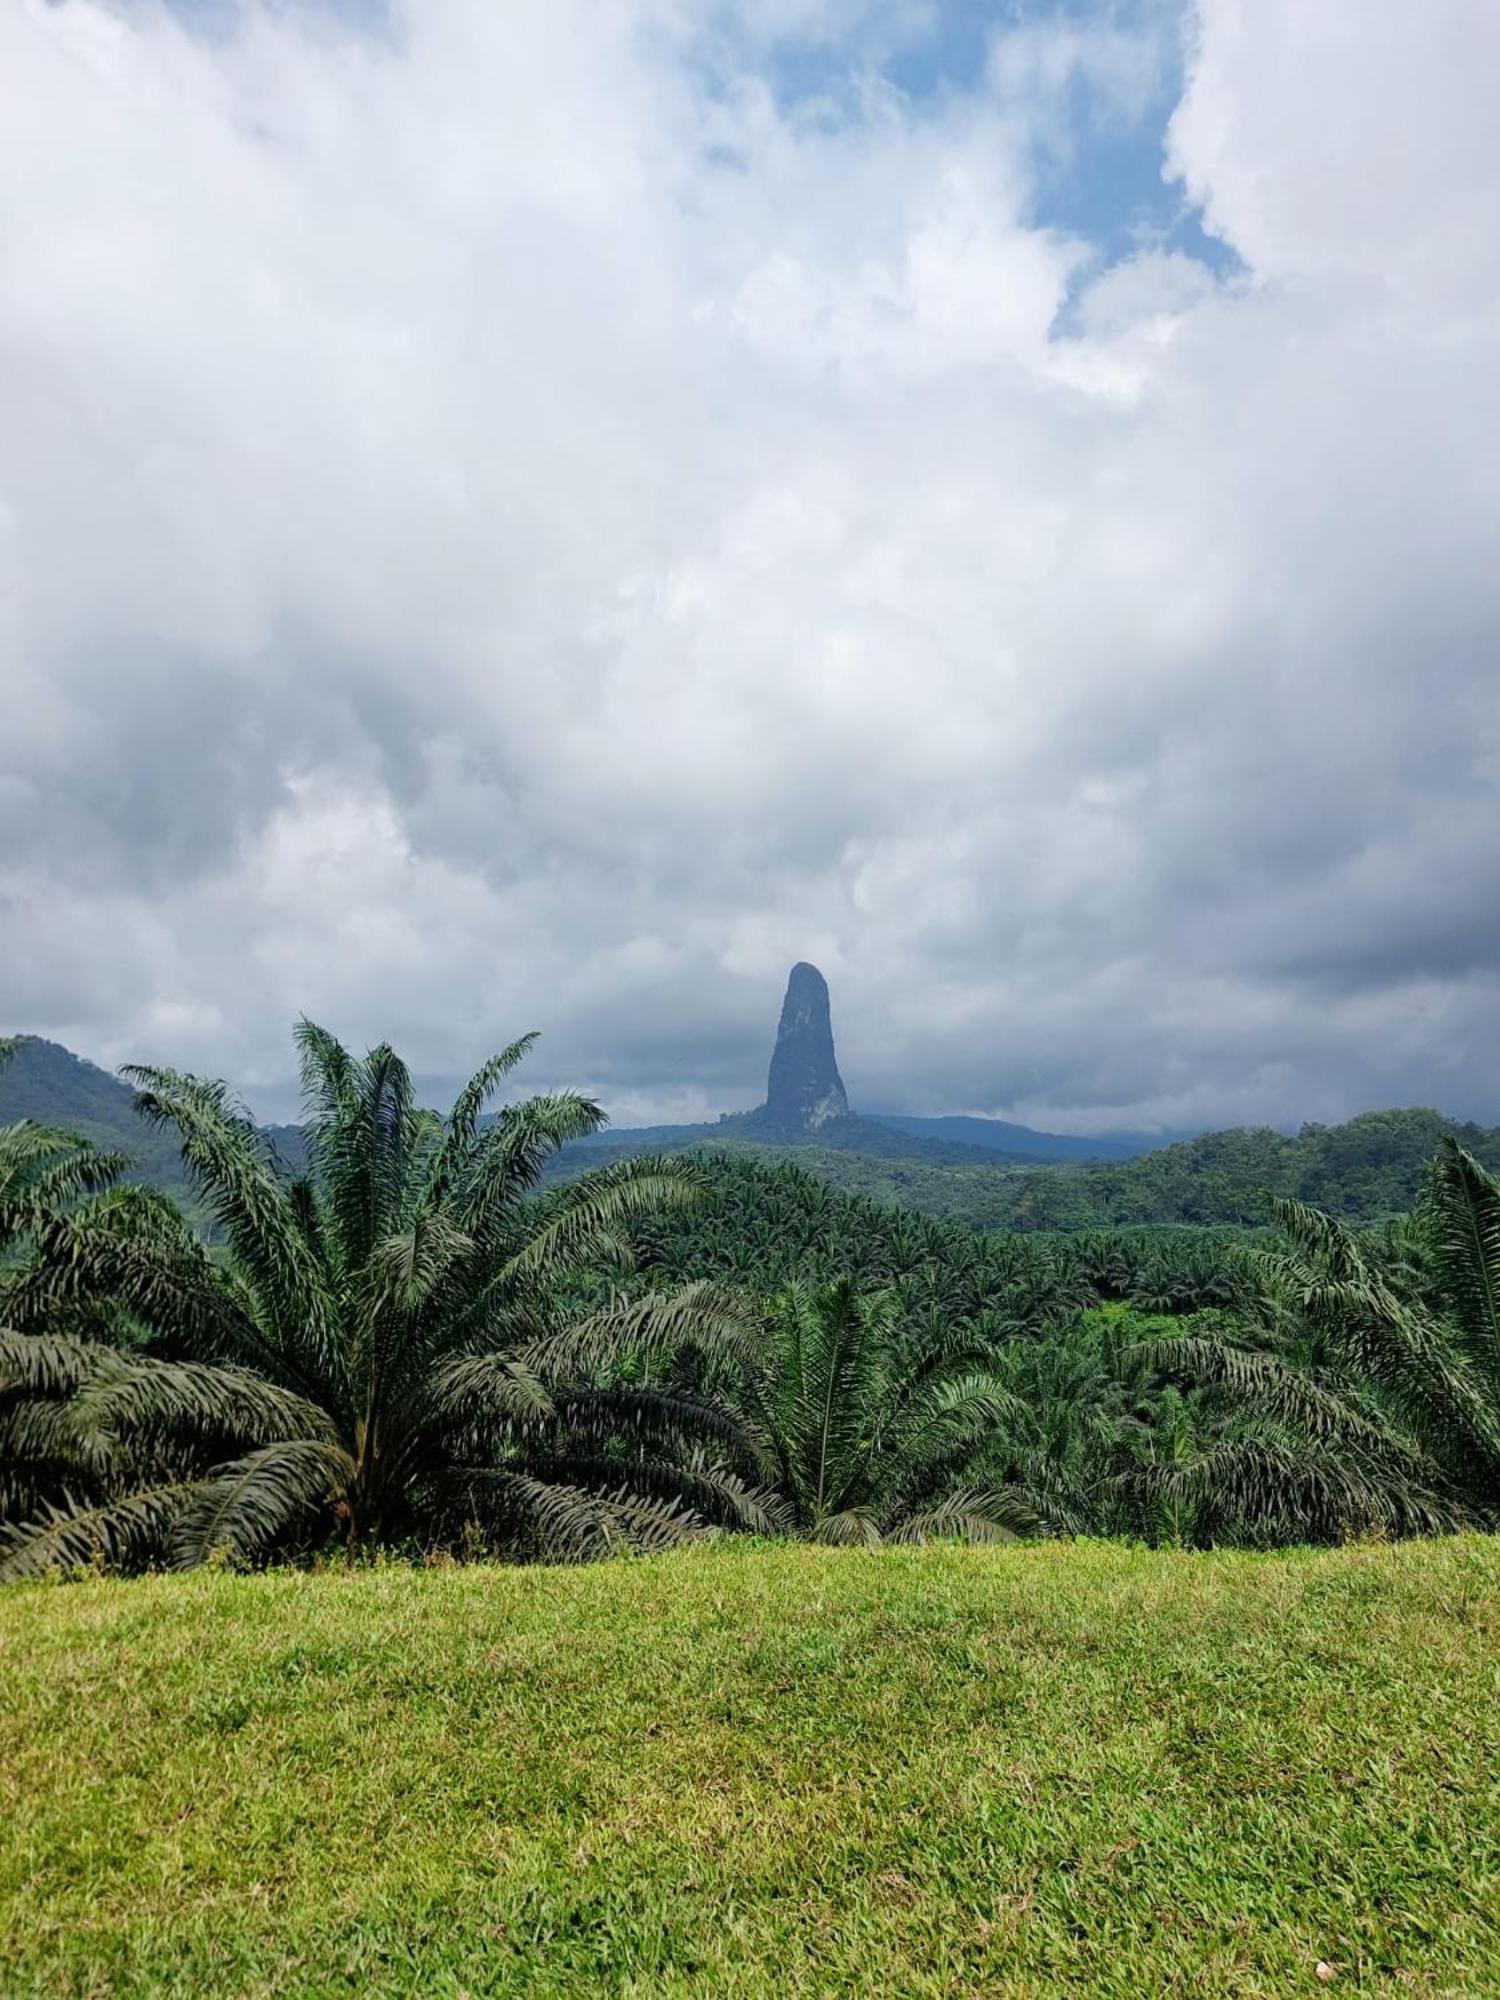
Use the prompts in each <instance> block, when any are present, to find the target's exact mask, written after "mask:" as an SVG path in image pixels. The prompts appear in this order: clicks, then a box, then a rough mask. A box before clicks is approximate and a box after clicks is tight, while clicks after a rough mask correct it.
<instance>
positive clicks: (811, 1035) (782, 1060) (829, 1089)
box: [765, 964, 849, 1132]
mask: <svg viewBox="0 0 1500 2000" xmlns="http://www.w3.org/2000/svg"><path fill="white" fill-rule="evenodd" d="M848 1115H849V1099H848V1098H847V1096H846V1095H845V1094H844V1081H843V1078H842V1077H841V1076H840V1075H839V1066H838V1063H837V1061H836V1060H835V1058H834V1053H833V1023H832V1021H831V1019H830V1016H829V1011H828V981H827V980H826V979H825V978H824V977H823V975H822V973H821V972H819V970H818V968H817V967H816V966H815V965H806V964H798V965H794V966H793V967H792V971H791V977H790V978H789V979H788V980H787V983H786V998H785V1000H783V1001H782V1003H781V1022H780V1025H779V1026H778V1028H777V1030H776V1046H775V1048H774V1049H772V1051H771V1073H770V1076H769V1077H768V1078H767V1080H766V1103H765V1117H766V1122H767V1123H768V1124H770V1125H774V1126H776V1127H777V1128H778V1129H780V1130H783V1131H787V1132H815V1131H816V1130H817V1129H818V1127H819V1126H820V1125H826V1124H827V1123H828V1122H829V1120H830V1119H834V1118H847V1117H848Z"/></svg>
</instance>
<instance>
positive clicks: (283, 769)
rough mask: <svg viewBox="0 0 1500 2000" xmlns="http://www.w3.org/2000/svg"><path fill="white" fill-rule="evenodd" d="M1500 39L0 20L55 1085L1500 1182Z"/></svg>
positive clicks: (889, 11) (1284, 0) (38, 948)
mask: <svg viewBox="0 0 1500 2000" xmlns="http://www.w3.org/2000/svg"><path fill="white" fill-rule="evenodd" d="M1497 72H1500V7H1497V6H1495V5H1493V4H1492V0H1423V4H1421V5H1416V4H1413V0H1317V5H1316V6H1310V5H1308V4H1307V0H1183V4H1180V5H1179V4H1177V0H1137V4H1124V0H1121V4H1108V0H1101V4H1084V0H1070V4H1045V0H1032V3H1031V4H1014V0H994V4H987V3H986V0H878V4H875V0H868V4H867V0H508V4H507V5H505V6H503V7H497V6H495V5H494V4H493V0H384V4H379V5H377V4H373V0H372V3H371V4H361V3H360V0H338V4H332V0H281V4H278V5H274V6H271V5H244V4H240V0H204V4H195V5H188V4H186V0H183V4H179V5H177V6H175V7H168V6H166V5H162V4H151V5H148V4H145V3H144V0H139V3H138V4H137V0H129V3H128V4H127V3H126V0H121V3H120V4H103V0H0V1029H3V1028H6V1027H10V1028H15V1029H23V1030H29V1031H33V1032H37V1033H41V1034H45V1035H49V1036H51V1037H53V1038H55V1039H57V1040H60V1041H63V1042H65V1043H67V1044H68V1045H69V1046H70V1047H72V1048H74V1049H76V1050H78V1051H79V1052H81V1053H83V1054H86V1055H88V1056H91V1057H92V1058H94V1059H95V1060H97V1061H101V1062H104V1063H106V1064H108V1065H114V1064H117V1063H120V1062H124V1061H128V1060H156V1061H166V1062H170V1063H174V1064H177V1065H179V1066H181V1067H185V1068H190V1069H195V1070H200V1071H207V1072H209V1073H211V1074H214V1075H220V1076H226V1077H228V1078H230V1079H232V1080H233V1081H234V1082H235V1083H237V1084H238V1085H239V1086H240V1087H241V1088H243V1089H244V1090H245V1091H246V1092H247V1094H248V1095H249V1097H250V1100H251V1102H252V1104H254V1105H255V1106H256V1108H257V1109H259V1110H260V1111H262V1112H263V1113H264V1114H265V1115H268V1116H282V1115H286V1114H287V1113H288V1112H289V1111H290V1110H291V1108H292V1104H293V1101H294V1086H293V1081H292V1078H293V1072H294V1066H293V1062H292V1056H291V1044H290V1036H289V1030H290V1027H291V1024H292V1022H293V1020H294V1019H295V1018H296V1016H297V1015H298V1014H300V1013H303V1012H306V1013H308V1014H310V1015H311V1016H313V1017H314V1018H315V1019H318V1020H320V1021H322V1022H323V1023H324V1024H325V1025H326V1026H328V1027H330V1028H332V1029H333V1030H334V1031H335V1032H337V1033H338V1034H340V1035H341V1036H342V1037H343V1038H345V1039H346V1040H347V1041H349V1042H351V1043H353V1044H355V1045H357V1046H360V1047H363V1046H365V1045H367V1044H369V1043H372V1042H374V1041H376V1040H379V1039H383V1038H388V1039H390V1040H391V1041H393V1042H394V1043H395V1044H396V1046H397V1047H398V1048H399V1049H401V1051H402V1052H403V1053H404V1054H405V1055H406V1056H407V1058H408V1060H409V1061H410V1062H411V1063H412V1065H413V1067H414V1068H415V1069H416V1070H417V1072H418V1073H419V1075H420V1076H422V1077H423V1078H424V1079H430V1080H432V1081H433V1085H434V1087H437V1085H438V1084H440V1083H441V1081H442V1080H443V1079H448V1078H453V1077H456V1076H459V1075H462V1074H466V1073H467V1072H468V1071H469V1070H470V1069H471V1068H473V1067H474V1066H475V1065H476V1064H477V1063H478V1061H479V1060H480V1059H481V1058H482V1057H483V1056H484V1055H485V1054H486V1053H487V1052H488V1051H490V1050H491V1049H493V1048H495V1047H497V1046H499V1045H501V1044H502V1043H504V1042H506V1041H508V1040H510V1039H511V1038H512V1037H513V1036H515V1035H516V1034H518V1033H520V1032H522V1031H523V1030H526V1029H531V1028H536V1029H540V1030H541V1031H542V1041H541V1043H540V1044H539V1046H538V1049H537V1052H536V1054H535V1056H534V1057H533V1058H532V1060H531V1062H530V1064H529V1066H528V1068H527V1070H526V1071H525V1072H523V1079H524V1081H526V1082H528V1083H530V1084H532V1085H533V1086H536V1087H541V1086H544V1085H550V1084H563V1083H567V1084H574V1085H580V1086H584V1087H587V1088H590V1089H592V1090H594V1091H596V1092H597V1093H598V1094H599V1095H600V1097H601V1098H602V1100H603V1101H604V1103H605V1104H606V1105H607V1107H608V1108H609V1109H610V1111H611V1112H612V1114H613V1115H614V1117H615V1119H616V1122H618V1123H625V1124H630V1123H637V1122H645V1121H650V1120H656V1119H693V1118H700V1117H712V1116H715V1115H717V1113H718V1112H720V1111H722V1110H726V1109H735V1108H740V1107H742V1106H745V1105H749V1104H751V1103H753V1102H755V1101H756V1100H757V1099H758V1098H759V1097H760V1095H761V1094H762V1090H763V1083H764V1074H765V1062H766V1057H767V1053H768V1048H769V1042H770V1037H771V1033H772V1030H773V1027H774V1023H775V1018H776V1011H777V1008H778V1005H779V1002H780V997H781V991H782V987H783V984H784V982H785V977H786V972H787V969H788V967H789V966H790V965H791V963H792V962H793V961H794V960H796V959H799V958H807V959H811V960H813V961H814V962H815V963H817V964H818V965H819V966H820V967H821V968H822V969H823V971H824V972H825V974H826V975H827V977H828V979H829V981H830V985H831V987H832V993H833V1005H834V1021H835V1028H836V1031H837V1034H838V1042H839V1058H840V1065H841V1068H842V1070H843V1074H844V1078H845V1081H846V1083H847V1085H848V1088H849V1093H850V1097H851V1101H852V1102H853V1103H854V1104H855V1106H856V1107H859V1108H865V1109H872V1108H880V1109H888V1110H905V1111H929V1112H936V1111H966V1112H979V1113H990V1114H997V1115H1001V1116H1006V1117H1012V1118H1019V1119H1022V1120H1024V1121H1026V1122H1028V1123H1031V1124H1036V1125H1043V1126H1048V1127H1051V1128H1053V1129H1059V1130H1071V1131H1105V1130H1109V1129H1121V1128H1130V1129H1140V1128H1171V1129H1183V1128H1206V1127H1210V1126H1217V1125H1225V1124H1232V1123H1246V1122H1266V1123H1274V1124H1279V1125H1283V1126H1295V1125H1296V1124H1298V1123H1299V1122H1300V1121H1302V1120H1303V1119H1322V1120H1332V1119H1337V1118H1342V1117H1345V1116H1348V1115H1351V1114H1353V1113H1355V1112H1358V1111H1361V1110H1366V1109H1371V1108H1374V1107H1378V1106H1385V1105H1391V1104H1411V1103H1429V1104H1434V1105H1437V1106H1439V1107H1440V1108H1442V1109H1444V1110H1447V1111H1450V1112H1453V1113H1456V1114H1459V1115H1464V1116H1476V1117H1483V1118H1485V1119H1486V1120H1489V1121H1493V1120H1496V1119H1500V1067H1497V1062H1496V1050H1497V1042H1500V1036H1497V1030H1500V922H1497V920H1496V911H1497V889H1500V812H1497V805H1500V799H1497V779H1500V677H1497V642H1500V563H1497V561H1496V550H1497V548H1500V451H1497V449H1496V440H1497V436H1500V408H1497V402H1500V397H1497V388H1500V147H1497V146H1496V145H1495V144H1494V138H1493V103H1492V100H1493V79H1494V77H1495V75H1496V74H1497Z"/></svg>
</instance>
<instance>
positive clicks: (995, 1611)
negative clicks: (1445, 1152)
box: [0, 1540, 1500, 2000]
mask: <svg viewBox="0 0 1500 2000" xmlns="http://www.w3.org/2000/svg"><path fill="white" fill-rule="evenodd" d="M0 1988H3V1991H4V1994H5V1995H6V2000H12V1996H19V1995H26V1994H61V1993H67V1994H94V1993H99V1994H103V1993H108V1994H161V1993H171V1994H182V1995H193V1996H202V1995H213V1994H260V1993H291V1994H298V1995H304V1994H306V1995H321V1994H329V1995H332V1994H360V1995H370V1994H422V1995H448V1996H456V1995H460V1994H465V1993H466V1994H468V1995H470V1996H472V1997H473V2000H478V1996H480V1995H482V1994H525V1995H542V1994H547V1995H554V1994H555V1995H576V1994H593V1993H612V1994H615V1993H617V1994H634V1995H652V1996H655V1995H679V1994H695V1995H708V1994H714V1995H718V1994H725V1995H757V1996H759V1995H766V1996H771V1995H776V1996H781V1995H795V1994H801V1993H809V1994H810V1993H817V1994H825V1993H827V1994H835V1993H836V1994H848V1995H859V1996H869V1995H899V1996H905V1995H939V1994H941V1995H949V1994H987V1995H988V1994H1017V1995H1031V1994H1036V1995H1042V1994H1049V1995H1050V1994H1058V1995H1063V1994H1067V1995H1075V1994H1080V1993H1082V1994H1109V1995H1116V1994H1117V1995H1121V1996H1129V2000H1142V1996H1150V1995H1153V1994H1158V1993H1184V1994H1188V1993H1191V1994H1194V1995H1202V1994H1224V1995H1235V1996H1245V1995H1252V1994H1289V1993H1298V1992H1324V1991H1328V1990H1334V1991H1337V1990H1340V1989H1343V1990H1348V1991H1363V1992H1390V1993H1402V1994H1454V1995H1465V1996H1468V1995H1474V1994H1486V1993H1500V1544H1497V1543H1495V1542H1486V1541H1480V1540H1455V1541H1450V1542H1445V1543H1438V1544H1425V1545H1424V1544H1409V1545H1407V1546H1404V1547H1398V1548H1386V1549H1372V1550H1363V1549H1359V1550H1348V1551H1343V1552H1339V1553H1336V1554H1294V1555H1288V1556H1276V1557H1255V1556H1236V1555H1214V1556H1178V1555H1159V1554H1148V1553H1143V1552H1139V1551H1131V1550H1126V1549H1121V1548H1106V1547H1097V1546H1081V1547H1080V1546H1074V1547H1067V1546H1050V1547H1040V1548H1025V1549H1011V1550H1003V1551H995V1552H989V1551H910V1552H884V1553H878V1554H863V1553H853V1552H850V1553H829V1552H821V1551H812V1550H804V1549H789V1550H772V1551H765V1550H761V1551H755V1550H748V1549H744V1548H738V1549H735V1548H729V1549H720V1550H709V1551H704V1552H699V1553H691V1554H687V1555H683V1556H674V1557H670V1558H664V1559H661V1560H659V1561H656V1562H650V1563H645V1562H641V1563H634V1564H618V1565H611V1566H606V1567H600V1568H594V1569H583V1570H533V1571H518V1570H496V1569H467V1570H410V1569H402V1568H396V1567H391V1568H385V1569H377V1570H371V1571H366V1572H363V1573H354V1574H329V1575H321V1576H311V1575H301V1574H294V1573H292V1574H279V1575H274V1576H265V1577H235V1576H230V1575H224V1574H218V1575H210V1574H199V1575H195V1576H188V1577H183V1578H167V1577H157V1578H149V1579H145V1580H143V1581H140V1582H134V1583H106V1582H90V1583H85V1584H80V1585H72V1586H51V1587H42V1586H26V1587H23V1588H18V1589H12V1590H10V1591H9V1592H6V1593H4V1594H0Z"/></svg>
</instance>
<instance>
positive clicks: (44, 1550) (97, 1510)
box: [0, 1483, 193, 1583]
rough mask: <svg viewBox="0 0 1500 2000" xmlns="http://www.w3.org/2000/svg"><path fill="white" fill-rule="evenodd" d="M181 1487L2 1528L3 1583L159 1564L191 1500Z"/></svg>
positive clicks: (187, 1488) (58, 1511)
mask: <svg viewBox="0 0 1500 2000" xmlns="http://www.w3.org/2000/svg"><path fill="white" fill-rule="evenodd" d="M192 1491H193V1489H192V1487H191V1486H188V1485H183V1484H180V1483H174V1484H172V1485H168V1486H157V1487H152V1488H149V1489H146V1490H143V1491H141V1492H136V1493H128V1494H126V1495H124V1496H123V1497H117V1498H113V1499H108V1500H103V1501H100V1502H97V1503H95V1504H93V1505H90V1506H80V1507H76V1508H73V1507H56V1508H48V1509H47V1510H46V1512H45V1513H44V1514H43V1515H42V1516H41V1517H40V1518H38V1519H35V1520H30V1521H24V1522H20V1523H18V1524H16V1525H14V1526H11V1527H6V1528H0V1583H14V1582H18V1581H19V1580H21V1579H22V1578H25V1577H35V1576H44V1575H46V1574H47V1572H48V1571H49V1570H76V1569H89V1568H93V1567H96V1566H103V1567H105V1568H108V1569H140V1568H144V1567H146V1566H147V1565H148V1564H150V1563H151V1562H153V1561H155V1560H158V1559H159V1558H160V1556H161V1554H162V1552H163V1550H164V1549H165V1547H166V1544H167V1542H168V1539H169V1537H170V1534H171V1529H172V1525H173V1523H174V1522H175V1521H176V1519H177V1517H178V1515H179V1514H180V1513H181V1511H182V1509H183V1507H184V1506H185V1505H186V1504H187V1502H188V1500H189V1499H190V1498H191V1495H192Z"/></svg>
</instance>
